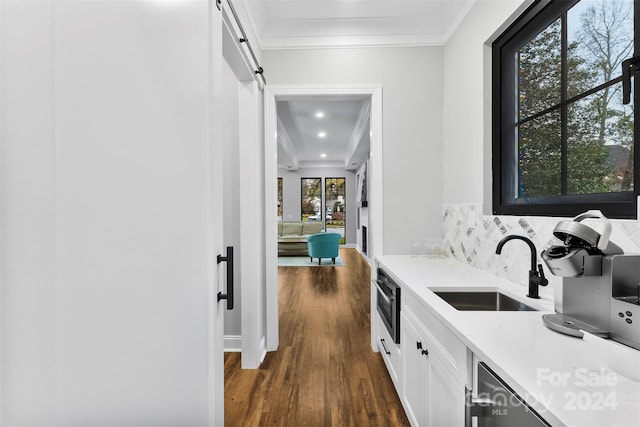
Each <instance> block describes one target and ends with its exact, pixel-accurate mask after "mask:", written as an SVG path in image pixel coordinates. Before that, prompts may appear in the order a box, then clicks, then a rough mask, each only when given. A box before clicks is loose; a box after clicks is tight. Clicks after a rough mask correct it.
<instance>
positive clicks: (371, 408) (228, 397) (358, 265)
mask: <svg viewBox="0 0 640 427" xmlns="http://www.w3.org/2000/svg"><path fill="white" fill-rule="evenodd" d="M340 256H341V257H342V259H343V260H344V262H345V267H279V268H278V276H279V286H280V291H279V316H280V317H279V318H280V346H279V349H278V351H276V352H270V353H268V355H267V357H266V358H265V361H264V363H263V364H262V366H261V367H260V368H259V369H257V370H243V369H240V354H239V353H227V354H225V425H226V426H272V425H276V426H296V427H297V426H408V425H409V421H408V420H407V417H406V415H405V413H404V410H403V409H402V405H401V403H400V400H399V399H398V396H397V394H396V392H395V389H394V387H393V383H392V382H391V378H390V377H389V375H388V373H387V370H386V368H385V366H384V362H383V360H382V357H381V355H380V354H379V353H374V352H373V350H372V349H371V345H370V338H369V336H370V327H369V324H370V319H369V318H370V310H369V305H370V290H369V289H370V288H369V286H370V285H369V282H370V270H369V265H368V264H367V263H366V262H365V261H364V260H363V258H362V257H361V256H360V254H358V252H357V251H356V250H355V249H341V250H340Z"/></svg>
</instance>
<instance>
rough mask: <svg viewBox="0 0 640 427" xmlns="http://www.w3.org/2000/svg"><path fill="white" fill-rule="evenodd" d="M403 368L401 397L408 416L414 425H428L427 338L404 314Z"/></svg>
mask: <svg viewBox="0 0 640 427" xmlns="http://www.w3.org/2000/svg"><path fill="white" fill-rule="evenodd" d="M401 324H402V331H401V335H400V336H401V337H402V359H403V360H402V368H403V376H404V377H405V381H404V382H403V390H402V391H401V393H400V394H401V399H402V403H403V405H404V409H405V412H406V414H407V418H409V421H410V422H411V425H413V426H419V425H426V419H427V411H426V410H427V401H428V395H427V392H428V389H429V383H430V378H429V374H430V373H431V372H430V371H431V369H430V367H429V359H428V354H427V351H428V350H427V349H426V347H425V345H426V339H425V338H424V337H423V336H421V335H420V332H418V330H417V329H416V328H415V327H414V325H413V324H412V322H410V321H409V320H407V317H406V316H405V315H404V314H402V317H401Z"/></svg>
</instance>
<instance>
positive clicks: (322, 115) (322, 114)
mask: <svg viewBox="0 0 640 427" xmlns="http://www.w3.org/2000/svg"><path fill="white" fill-rule="evenodd" d="M323 117H324V111H318V112H317V113H316V118H317V119H321V118H323Z"/></svg>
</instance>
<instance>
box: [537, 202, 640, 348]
mask: <svg viewBox="0 0 640 427" xmlns="http://www.w3.org/2000/svg"><path fill="white" fill-rule="evenodd" d="M589 218H595V219H599V220H601V221H602V223H603V225H604V227H603V231H602V233H598V232H597V231H596V230H594V229H593V228H591V227H589V226H588V225H586V224H584V223H582V221H583V220H585V219H589ZM553 235H554V236H555V237H557V238H558V239H560V240H561V241H562V244H561V245H556V246H551V247H550V248H548V249H546V250H544V251H542V254H541V257H542V259H543V260H544V262H545V264H546V265H547V267H548V268H549V270H550V271H551V273H552V274H554V275H556V276H560V277H562V294H561V299H560V300H559V301H557V303H556V313H555V314H545V315H544V316H543V317H542V318H543V321H544V323H545V325H546V326H547V327H549V328H550V329H553V330H555V331H558V332H561V333H564V334H568V335H573V336H577V337H582V336H583V335H584V333H583V331H586V332H589V333H591V334H594V335H597V336H600V337H604V338H611V339H613V340H615V341H618V342H621V343H623V344H626V345H628V346H630V347H633V348H635V349H638V350H640V254H625V253H624V251H623V250H622V249H621V248H620V247H619V246H618V245H616V244H615V243H613V242H612V241H610V240H609V237H610V236H611V222H610V221H609V219H608V218H606V217H605V216H604V215H603V214H602V212H600V211H597V210H593V211H587V212H584V213H582V214H580V215H578V216H576V217H575V218H574V219H573V220H571V221H561V222H559V223H558V224H557V225H556V227H555V228H554V230H553Z"/></svg>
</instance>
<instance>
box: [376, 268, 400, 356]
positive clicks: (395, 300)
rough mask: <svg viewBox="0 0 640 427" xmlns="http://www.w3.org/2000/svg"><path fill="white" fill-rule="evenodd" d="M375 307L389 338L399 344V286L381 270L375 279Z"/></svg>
mask: <svg viewBox="0 0 640 427" xmlns="http://www.w3.org/2000/svg"><path fill="white" fill-rule="evenodd" d="M375 283H376V288H377V300H378V302H377V307H378V313H379V314H380V318H381V319H382V322H383V323H384V325H385V326H386V327H387V330H388V331H389V334H390V335H391V338H393V341H394V342H395V343H396V344H400V286H399V285H398V284H397V283H395V282H394V281H393V279H391V277H389V275H388V274H387V273H385V271H384V270H383V269H382V268H378V275H377V279H376V282H375Z"/></svg>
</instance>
